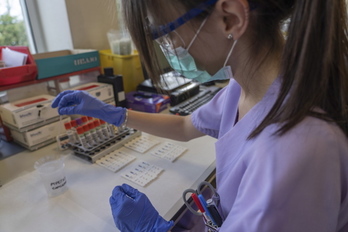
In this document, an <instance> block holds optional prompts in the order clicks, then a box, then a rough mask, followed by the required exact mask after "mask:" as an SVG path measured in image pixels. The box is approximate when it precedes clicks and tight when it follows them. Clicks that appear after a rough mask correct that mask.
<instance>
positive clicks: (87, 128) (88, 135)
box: [82, 124, 96, 147]
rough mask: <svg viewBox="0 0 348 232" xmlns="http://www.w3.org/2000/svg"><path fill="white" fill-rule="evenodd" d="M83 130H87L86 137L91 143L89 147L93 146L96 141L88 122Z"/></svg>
mask: <svg viewBox="0 0 348 232" xmlns="http://www.w3.org/2000/svg"><path fill="white" fill-rule="evenodd" d="M82 127H83V130H84V131H85V137H86V140H87V143H88V144H89V147H93V146H94V145H95V144H96V142H95V141H94V140H93V137H92V134H91V132H90V131H89V126H88V125H87V124H85V125H83V126H82Z"/></svg>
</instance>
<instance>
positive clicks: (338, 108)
mask: <svg viewBox="0 0 348 232" xmlns="http://www.w3.org/2000/svg"><path fill="white" fill-rule="evenodd" d="M205 1H206V0H177V1H162V0H123V7H124V15H125V21H126V23H127V26H128V28H129V31H130V34H131V36H132V38H133V40H134V43H135V46H136V47H137V49H138V50H139V53H140V56H141V59H142V62H143V64H144V66H145V68H146V70H147V72H148V73H149V76H150V77H151V78H152V80H153V81H154V83H155V84H156V83H158V81H159V76H160V74H162V72H163V70H162V68H161V65H160V63H159V62H158V59H159V57H158V52H156V48H155V45H154V42H153V40H152V38H151V36H149V31H147V29H146V28H147V23H146V18H147V14H148V12H149V13H150V14H151V15H153V16H155V17H156V18H155V21H156V22H157V23H159V24H165V23H168V22H169V21H170V20H171V19H169V18H168V16H167V15H165V13H164V10H163V9H166V8H168V7H172V8H175V7H174V6H175V5H177V6H180V7H178V12H181V14H182V13H183V12H185V11H188V10H190V9H192V8H193V7H195V6H197V5H199V4H201V3H202V2H205ZM249 3H250V5H253V6H254V7H255V9H254V10H253V15H255V19H254V20H253V21H252V22H251V25H252V26H253V27H254V28H253V29H254V31H255V39H254V45H253V48H254V49H255V54H256V56H259V57H262V55H260V54H258V53H263V52H264V50H257V48H259V47H261V46H262V45H264V44H268V48H269V51H268V54H271V53H272V49H274V50H275V49H276V47H277V46H278V45H279V44H280V42H279V38H280V37H279V34H280V26H281V25H282V23H283V21H284V20H286V19H288V18H289V17H290V25H289V29H288V31H287V39H286V43H285V47H284V50H283V54H282V65H281V71H280V74H279V75H280V76H281V78H282V86H281V89H280V94H279V96H278V98H277V100H276V102H275V104H274V106H273V107H272V109H271V110H270V112H269V114H268V115H267V116H266V117H265V119H264V120H263V121H262V122H261V124H260V125H259V126H258V127H257V128H256V129H255V130H254V131H253V132H252V133H251V134H250V136H249V138H253V137H255V136H257V135H258V134H260V133H261V132H262V131H263V129H264V128H266V127H267V126H269V125H271V124H273V123H280V124H281V127H280V129H279V131H278V134H280V135H282V134H284V133H286V132H287V131H289V130H290V129H291V128H293V127H294V126H295V125H297V124H298V123H299V122H300V121H302V120H303V119H304V118H305V117H306V116H314V117H317V118H320V119H323V120H326V121H330V122H335V123H336V124H337V125H338V126H339V127H340V128H341V129H342V130H343V132H344V133H345V134H346V135H347V136H348V76H347V75H348V69H347V61H348V59H347V58H348V57H347V54H348V46H347V45H348V40H347V25H346V22H347V14H346V10H347V8H346V3H345V0H309V1H303V0H297V1H296V0H250V1H249ZM183 9H184V10H185V11H182V10H183ZM211 10H212V8H209V9H207V11H206V12H204V14H209V13H210V12H211ZM203 17H205V16H202V15H201V16H198V17H197V18H196V19H194V20H202V18H203ZM194 20H193V21H194ZM266 55H267V54H266ZM264 58H266V57H264ZM316 107H318V108H320V109H322V110H323V111H324V112H319V111H315V110H314V109H315V108H316Z"/></svg>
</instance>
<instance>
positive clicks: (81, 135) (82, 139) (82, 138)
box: [77, 126, 88, 148]
mask: <svg viewBox="0 0 348 232" xmlns="http://www.w3.org/2000/svg"><path fill="white" fill-rule="evenodd" d="M77 134H78V136H79V141H80V143H81V145H82V147H84V148H87V147H88V144H87V141H86V137H85V130H84V129H83V127H82V126H79V127H77Z"/></svg>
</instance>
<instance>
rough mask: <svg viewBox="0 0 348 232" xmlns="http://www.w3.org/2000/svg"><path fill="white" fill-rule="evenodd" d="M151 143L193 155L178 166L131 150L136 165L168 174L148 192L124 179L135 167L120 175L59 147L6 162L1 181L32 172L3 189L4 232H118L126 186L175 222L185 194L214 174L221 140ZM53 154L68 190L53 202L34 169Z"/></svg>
mask: <svg viewBox="0 0 348 232" xmlns="http://www.w3.org/2000/svg"><path fill="white" fill-rule="evenodd" d="M143 135H146V136H150V135H148V134H145V133H143ZM151 137H152V138H154V139H157V140H159V141H160V142H161V143H163V142H172V143H174V144H177V145H180V146H183V147H186V148H188V150H187V151H186V152H185V153H184V154H183V155H181V156H180V157H179V158H177V159H176V160H175V161H174V162H170V161H168V160H165V159H161V158H158V157H155V156H153V155H151V154H150V152H151V150H149V151H148V152H146V153H144V154H141V153H138V152H136V151H132V150H129V152H130V153H131V154H132V155H134V156H135V157H136V160H135V161H133V163H134V162H136V161H146V162H148V163H151V164H154V165H157V166H159V167H161V168H163V169H164V171H163V172H162V173H161V174H160V175H159V176H158V178H157V179H155V180H154V181H152V182H150V183H149V184H148V185H146V186H145V187H141V186H138V185H136V184H134V183H133V182H131V181H128V180H127V179H125V178H123V177H122V176H121V173H122V171H124V169H127V167H129V166H131V165H132V163H130V164H129V165H128V166H126V167H125V168H124V169H121V170H119V171H118V172H116V173H114V172H112V171H110V170H108V169H106V168H104V167H101V166H99V165H97V164H91V163H89V162H88V161H85V160H83V159H81V158H79V157H76V156H75V155H73V154H72V153H71V152H70V151H64V152H62V151H59V150H58V149H57V148H56V144H51V145H49V146H47V147H44V148H42V149H39V150H37V151H35V152H30V151H25V152H22V153H20V154H18V155H15V156H12V157H9V158H7V159H5V160H1V161H0V169H2V170H0V174H1V175H4V172H6V170H7V171H10V170H12V171H13V168H16V165H27V166H28V167H30V169H28V170H27V171H25V172H21V174H20V175H19V176H17V177H16V178H15V179H13V180H11V181H9V182H8V183H5V184H4V185H3V186H2V187H0V231H1V232H12V231H16V232H22V231H23V232H24V231H25V232H27V231H35V232H41V231H42V232H48V231H50V232H55V231H59V232H61V231H69V232H72V231H74V232H79V231H81V232H82V231H83V232H92V231H98V232H103V231H105V232H106V231H107V232H110V231H118V230H117V228H116V227H115V225H114V221H113V218H112V214H111V209H110V205H109V197H110V196H111V192H112V190H113V188H114V187H115V186H116V185H121V184H122V183H127V184H129V185H131V186H133V187H135V188H137V189H138V190H139V191H141V192H144V193H145V194H146V195H147V196H148V197H149V199H150V201H151V202H152V204H153V205H154V207H155V208H156V209H157V210H158V212H159V214H160V215H162V216H163V217H164V218H165V219H166V220H170V219H171V218H172V217H173V216H174V215H175V213H176V212H177V211H178V210H179V209H180V208H181V207H182V205H183V200H182V192H183V191H184V190H185V189H187V188H196V187H197V185H198V184H199V182H201V181H203V180H205V179H206V178H207V177H208V176H209V175H210V174H211V173H212V172H213V171H214V169H215V148H214V143H215V139H213V138H211V137H208V136H204V137H201V138H198V139H194V140H191V141H189V142H178V141H172V140H168V139H164V138H159V137H155V136H151ZM152 149H155V147H154V148H152ZM52 153H62V154H63V158H64V160H65V173H66V177H67V185H68V190H67V191H66V192H65V193H63V194H62V195H60V196H57V197H53V198H49V197H48V196H47V193H46V191H45V189H44V186H43V185H42V183H41V180H40V176H39V174H38V173H37V171H35V170H34V169H33V168H32V167H33V165H34V162H35V160H37V159H39V158H40V157H42V156H44V155H46V154H52ZM23 162H25V164H23Z"/></svg>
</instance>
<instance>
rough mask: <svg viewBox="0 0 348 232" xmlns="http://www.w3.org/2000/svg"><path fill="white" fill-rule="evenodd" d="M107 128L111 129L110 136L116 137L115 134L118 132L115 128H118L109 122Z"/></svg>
mask: <svg viewBox="0 0 348 232" xmlns="http://www.w3.org/2000/svg"><path fill="white" fill-rule="evenodd" d="M106 128H107V129H108V131H109V134H110V137H114V136H115V134H116V132H115V130H116V128H115V126H114V125H112V124H109V123H108V124H107V125H106Z"/></svg>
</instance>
